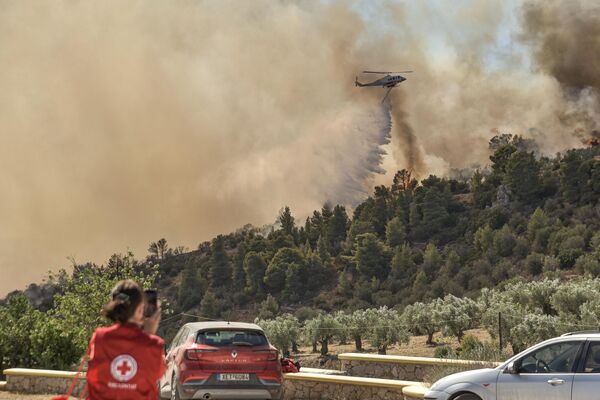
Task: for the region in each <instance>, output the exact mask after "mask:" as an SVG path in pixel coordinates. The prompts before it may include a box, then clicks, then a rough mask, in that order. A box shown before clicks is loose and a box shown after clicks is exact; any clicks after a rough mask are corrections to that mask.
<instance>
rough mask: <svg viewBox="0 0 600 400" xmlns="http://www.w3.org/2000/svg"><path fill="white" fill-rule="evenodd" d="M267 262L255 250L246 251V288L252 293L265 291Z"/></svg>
mask: <svg viewBox="0 0 600 400" xmlns="http://www.w3.org/2000/svg"><path fill="white" fill-rule="evenodd" d="M266 270H267V263H266V262H265V260H264V259H263V258H262V257H261V256H260V254H258V253H257V252H255V251H250V252H248V253H246V257H244V272H245V273H246V290H247V291H248V292H249V293H250V294H255V295H261V294H262V293H264V279H265V272H266Z"/></svg>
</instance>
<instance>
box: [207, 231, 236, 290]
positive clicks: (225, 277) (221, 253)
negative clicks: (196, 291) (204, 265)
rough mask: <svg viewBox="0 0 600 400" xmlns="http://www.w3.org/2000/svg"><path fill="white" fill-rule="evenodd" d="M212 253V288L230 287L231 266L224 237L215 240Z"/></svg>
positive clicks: (220, 236)
mask: <svg viewBox="0 0 600 400" xmlns="http://www.w3.org/2000/svg"><path fill="white" fill-rule="evenodd" d="M211 252H212V254H211V257H210V271H209V279H210V285H211V287H213V288H218V287H222V286H225V285H228V284H229V283H230V281H231V264H230V263H229V257H227V253H226V252H225V239H224V237H223V235H219V236H217V237H216V238H215V239H213V241H212V244H211Z"/></svg>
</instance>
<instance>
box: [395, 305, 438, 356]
mask: <svg viewBox="0 0 600 400" xmlns="http://www.w3.org/2000/svg"><path fill="white" fill-rule="evenodd" d="M440 303H441V301H440V299H436V300H433V301H431V302H429V303H420V302H417V303H414V304H411V305H408V306H406V308H404V311H403V312H402V317H401V318H402V321H403V322H404V324H405V325H406V327H407V328H408V330H409V331H410V333H412V334H413V335H427V342H426V343H427V344H428V345H433V334H434V333H435V332H437V331H439V330H440V323H439V322H438V318H436V313H435V310H436V307H438V306H439V304H440Z"/></svg>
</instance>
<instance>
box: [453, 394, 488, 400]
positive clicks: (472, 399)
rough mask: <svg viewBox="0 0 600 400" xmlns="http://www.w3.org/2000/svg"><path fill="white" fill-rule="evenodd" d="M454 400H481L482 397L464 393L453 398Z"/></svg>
mask: <svg viewBox="0 0 600 400" xmlns="http://www.w3.org/2000/svg"><path fill="white" fill-rule="evenodd" d="M452 400H481V398H480V397H479V396H477V395H476V394H473V393H463V394H461V395H458V396H456V397H454V398H452Z"/></svg>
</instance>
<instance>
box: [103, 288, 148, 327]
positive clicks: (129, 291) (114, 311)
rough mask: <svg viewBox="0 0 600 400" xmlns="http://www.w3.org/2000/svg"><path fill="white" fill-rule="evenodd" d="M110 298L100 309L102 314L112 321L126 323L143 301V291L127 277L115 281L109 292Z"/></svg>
mask: <svg viewBox="0 0 600 400" xmlns="http://www.w3.org/2000/svg"><path fill="white" fill-rule="evenodd" d="M111 296H112V300H111V301H110V302H109V303H108V304H107V305H105V306H104V308H103V309H102V315H104V316H105V317H106V318H108V319H110V320H111V321H114V322H120V323H122V324H124V323H126V322H127V321H128V320H129V318H131V317H132V316H133V314H135V310H136V308H137V307H138V305H140V303H141V302H142V301H144V291H143V290H142V288H141V287H140V285H138V284H137V283H136V282H134V281H132V280H130V279H128V280H125V281H121V282H119V283H117V285H116V286H115V287H114V288H113V290H112V292H111Z"/></svg>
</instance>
